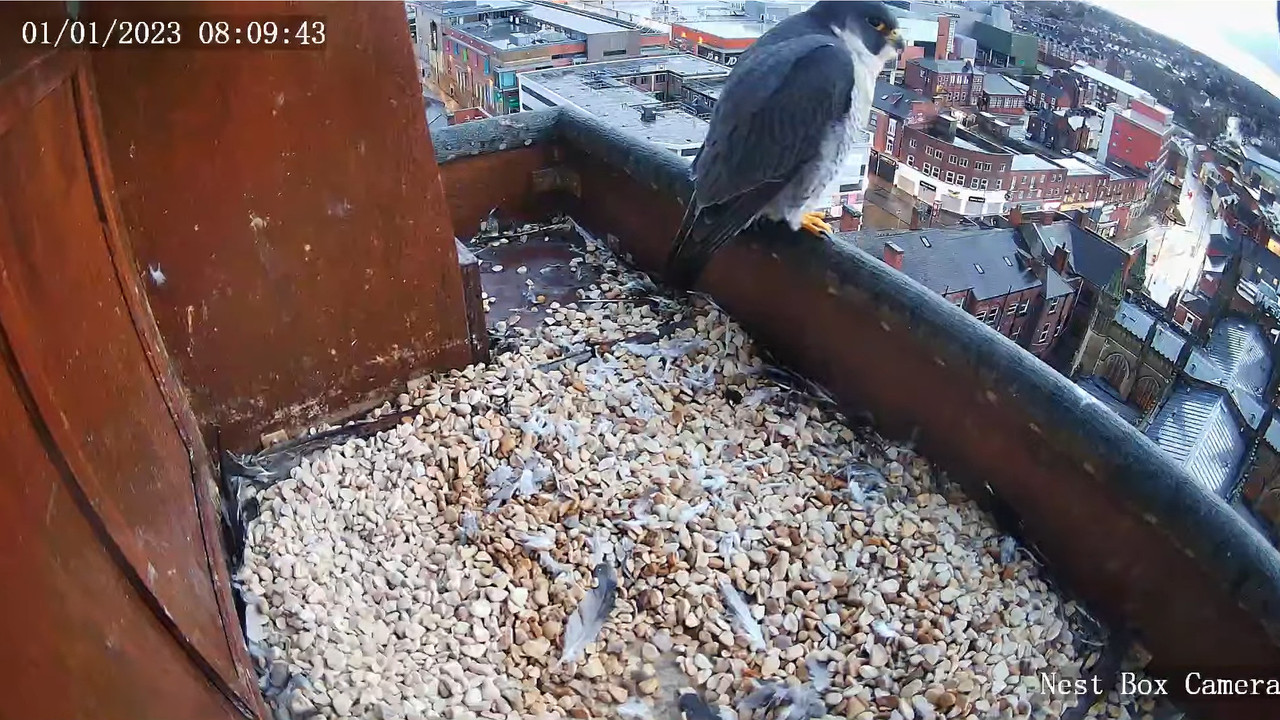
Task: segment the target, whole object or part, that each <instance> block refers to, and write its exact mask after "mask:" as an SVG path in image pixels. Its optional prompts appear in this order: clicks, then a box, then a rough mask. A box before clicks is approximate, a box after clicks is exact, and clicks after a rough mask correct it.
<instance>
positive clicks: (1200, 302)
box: [1178, 291, 1213, 318]
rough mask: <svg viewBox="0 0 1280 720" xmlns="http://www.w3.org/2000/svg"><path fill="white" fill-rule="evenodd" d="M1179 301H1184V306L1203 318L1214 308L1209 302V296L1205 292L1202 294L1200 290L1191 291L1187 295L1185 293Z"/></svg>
mask: <svg viewBox="0 0 1280 720" xmlns="http://www.w3.org/2000/svg"><path fill="white" fill-rule="evenodd" d="M1178 302H1180V303H1182V306H1183V307H1185V308H1186V309H1188V310H1190V311H1191V312H1193V313H1195V314H1196V315H1198V316H1200V317H1201V318H1204V317H1205V316H1206V315H1208V314H1209V311H1210V310H1212V309H1213V308H1212V307H1211V306H1210V304H1209V298H1207V297H1205V296H1204V294H1202V293H1201V292H1199V291H1195V292H1190V293H1187V294H1186V295H1183V296H1182V299H1181V300H1179V301H1178Z"/></svg>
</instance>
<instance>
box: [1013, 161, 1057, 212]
mask: <svg viewBox="0 0 1280 720" xmlns="http://www.w3.org/2000/svg"><path fill="white" fill-rule="evenodd" d="M1066 179H1067V171H1066V170H1065V169H1062V168H1059V169H1057V170H1036V171H1022V170H1014V171H1010V173H1009V190H1010V191H1011V192H1010V197H1009V199H1010V200H1011V201H1013V202H1014V203H1028V202H1035V203H1061V202H1062V196H1063V186H1064V184H1065V182H1066ZM1056 208H1057V205H1056V204H1054V205H1052V207H1050V208H1049V209H1056Z"/></svg>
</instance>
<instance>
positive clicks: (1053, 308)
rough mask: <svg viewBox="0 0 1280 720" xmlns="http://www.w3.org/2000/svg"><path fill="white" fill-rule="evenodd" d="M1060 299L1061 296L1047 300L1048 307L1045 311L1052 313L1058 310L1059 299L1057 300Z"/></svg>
mask: <svg viewBox="0 0 1280 720" xmlns="http://www.w3.org/2000/svg"><path fill="white" fill-rule="evenodd" d="M1061 299H1062V298H1054V299H1052V300H1050V301H1049V309H1048V311H1047V312H1049V313H1050V314H1053V313H1056V312H1058V301H1059V300H1061Z"/></svg>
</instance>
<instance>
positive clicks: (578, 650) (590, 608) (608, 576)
mask: <svg viewBox="0 0 1280 720" xmlns="http://www.w3.org/2000/svg"><path fill="white" fill-rule="evenodd" d="M594 574H595V577H596V586H595V588H594V589H592V590H591V592H589V593H587V595H586V597H584V598H583V599H582V602H580V603H578V608H577V609H576V610H574V611H573V615H570V616H569V620H568V622H566V623H565V626H564V651H563V652H562V653H561V655H560V664H564V663H570V662H573V661H575V660H577V659H578V658H579V657H580V656H581V655H582V651H583V650H585V649H586V647H587V646H588V645H590V644H591V643H593V642H595V639H596V638H597V637H598V636H599V635H600V631H601V630H602V629H604V623H605V620H607V619H608V618H609V613H610V612H612V611H613V604H614V601H615V600H617V598H618V580H617V578H616V576H615V575H614V572H613V568H612V567H611V566H609V565H605V564H600V565H598V566H596V570H595V573H594Z"/></svg>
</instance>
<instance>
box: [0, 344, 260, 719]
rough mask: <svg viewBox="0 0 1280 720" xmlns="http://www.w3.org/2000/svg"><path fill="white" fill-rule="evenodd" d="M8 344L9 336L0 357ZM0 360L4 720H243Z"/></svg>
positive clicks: (0, 662) (0, 592)
mask: <svg viewBox="0 0 1280 720" xmlns="http://www.w3.org/2000/svg"><path fill="white" fill-rule="evenodd" d="M4 344H5V343H4V339H3V337H0V355H3V354H6V353H4V352H3V351H4V350H5V349H6V348H5V347H4ZM11 370H12V366H11V364H10V363H9V362H6V361H3V360H0V417H3V418H4V422H0V452H3V453H4V458H5V482H3V483H0V597H3V598H4V612H2V613H0V647H2V648H4V652H3V653H0V675H2V676H3V678H4V682H3V688H4V709H3V710H2V711H0V715H2V716H3V717H5V718H60V719H62V718H65V719H66V720H73V719H76V720H80V719H83V720H173V719H174V718H183V719H184V720H227V719H228V718H239V717H242V715H241V714H240V713H239V712H237V711H236V709H235V708H234V707H233V706H232V705H231V704H230V703H229V702H228V701H227V699H226V697H225V696H224V695H223V694H222V693H220V692H218V690H216V689H215V688H214V687H213V686H212V685H210V684H209V682H208V680H207V678H206V677H205V676H204V675H203V674H202V673H201V671H200V670H199V668H197V667H196V666H195V665H194V664H192V663H191V662H190V659H189V658H188V657H187V656H185V655H184V653H183V650H182V648H181V647H180V646H179V645H177V644H176V643H174V642H173V638H172V637H171V636H170V635H169V633H168V632H167V630H166V629H165V628H164V627H163V626H162V625H161V624H160V623H159V622H157V620H156V616H155V615H154V614H153V612H152V609H151V608H150V607H148V605H147V601H146V599H145V596H146V591H145V590H142V589H141V588H139V587H137V586H136V585H134V584H131V583H130V582H129V580H128V578H127V577H126V576H125V575H123V574H122V573H121V572H120V568H119V565H118V563H119V560H118V559H117V558H115V557H113V556H112V553H111V551H110V549H109V539H108V538H107V536H106V531H105V529H103V528H102V527H101V526H100V525H98V524H97V522H96V519H95V513H94V512H93V511H92V509H90V508H88V507H87V506H86V504H85V503H83V498H82V497H81V496H79V493H78V492H77V491H76V490H75V480H74V478H73V477H70V476H69V470H68V469H67V468H66V466H65V465H61V464H60V462H59V458H58V452H57V449H56V447H52V445H53V443H52V441H51V440H50V438H49V437H48V436H47V435H42V434H41V433H40V432H39V429H38V428H37V427H36V426H34V425H33V424H32V423H31V421H30V417H31V414H32V413H33V412H34V408H32V407H29V406H24V402H23V400H22V398H21V397H20V394H19V391H18V388H17V387H16V386H15V382H14V378H13V376H12V375H11V373H10V371H11Z"/></svg>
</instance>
